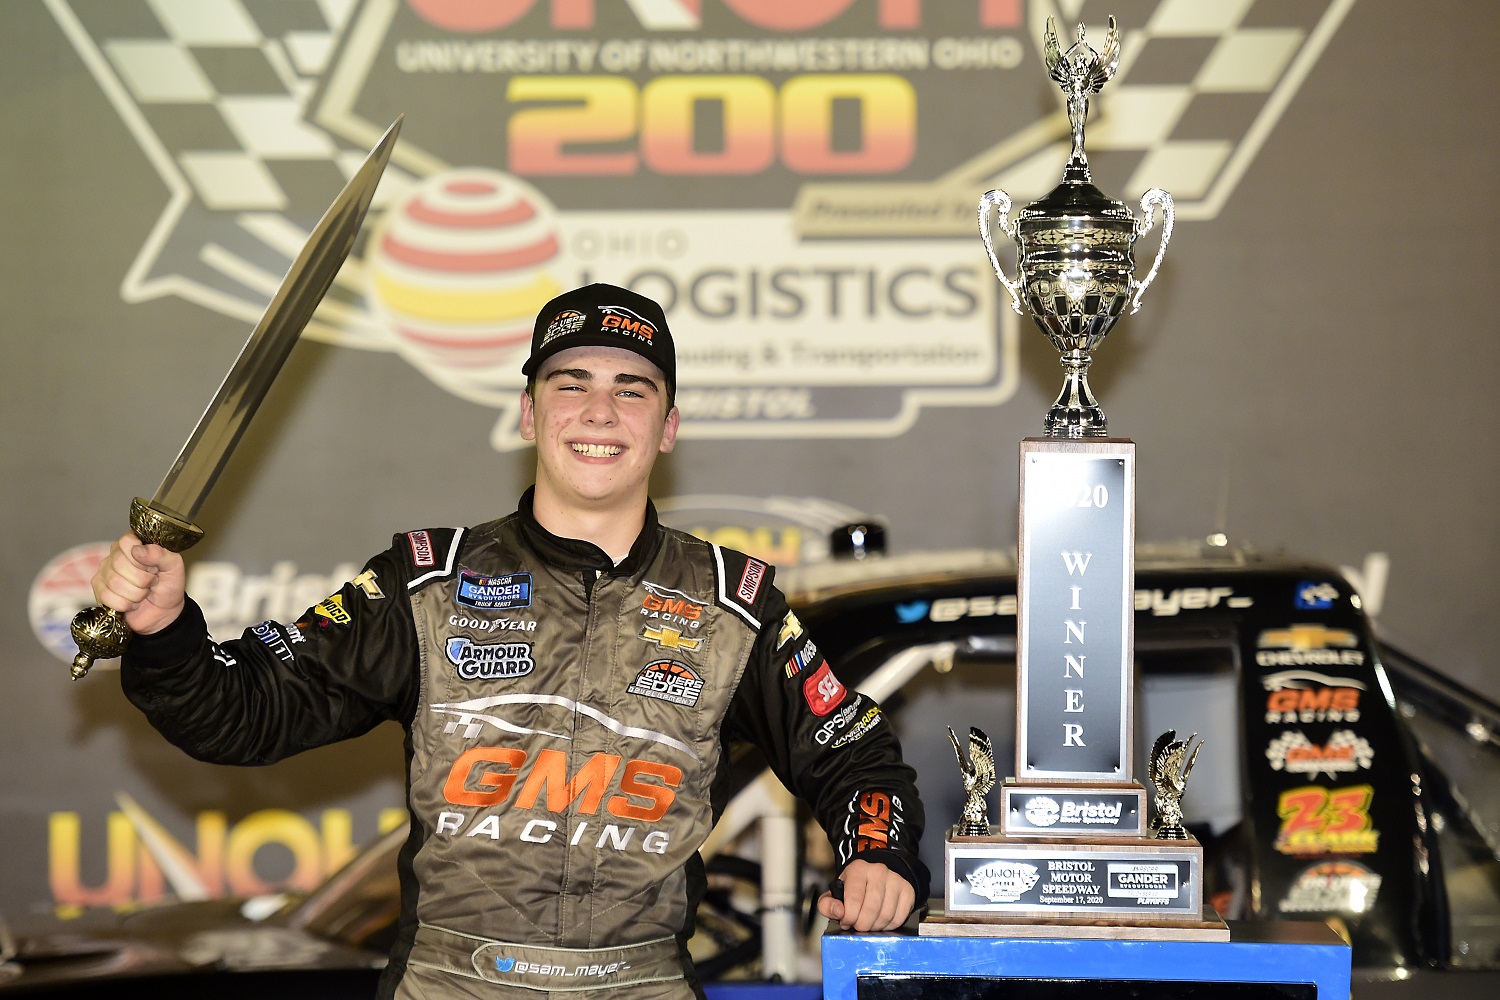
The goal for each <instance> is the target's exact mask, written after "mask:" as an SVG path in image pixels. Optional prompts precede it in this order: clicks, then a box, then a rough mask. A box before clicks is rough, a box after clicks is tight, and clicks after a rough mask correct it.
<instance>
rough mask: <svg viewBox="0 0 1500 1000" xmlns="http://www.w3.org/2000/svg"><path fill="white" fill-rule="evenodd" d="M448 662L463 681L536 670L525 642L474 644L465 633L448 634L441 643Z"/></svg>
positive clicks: (519, 675)
mask: <svg viewBox="0 0 1500 1000" xmlns="http://www.w3.org/2000/svg"><path fill="white" fill-rule="evenodd" d="M443 652H445V653H446V654H447V655H448V662H449V663H452V664H453V665H454V666H455V667H457V668H458V676H459V677H461V678H463V679H464V680H466V681H473V680H497V679H502V678H509V677H524V676H526V675H527V674H529V673H531V671H532V670H534V669H536V661H535V660H533V659H532V658H531V643H529V642H497V643H489V644H482V643H477V642H475V641H474V640H473V639H470V638H469V637H468V636H463V635H453V636H449V637H448V641H447V643H446V644H445V645H444V646H443Z"/></svg>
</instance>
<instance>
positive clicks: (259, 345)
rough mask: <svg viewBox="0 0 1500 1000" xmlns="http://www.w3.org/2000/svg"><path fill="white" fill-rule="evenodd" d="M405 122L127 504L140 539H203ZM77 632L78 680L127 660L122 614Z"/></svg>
mask: <svg viewBox="0 0 1500 1000" xmlns="http://www.w3.org/2000/svg"><path fill="white" fill-rule="evenodd" d="M401 121H402V119H401V117H397V119H396V120H395V121H394V122H392V123H391V127H390V128H388V129H386V131H385V135H383V136H381V138H380V141H379V142H378V143H376V144H375V148H374V149H372V150H370V155H369V156H367V157H365V162H364V163H363V164H362V165H361V166H360V168H359V170H358V171H357V172H355V174H354V176H353V177H351V178H350V179H349V183H348V184H345V185H344V190H342V191H340V192H339V196H338V197H337V198H335V199H334V200H333V204H332V205H330V206H329V207H328V211H327V212H324V213H323V218H322V219H321V220H319V222H318V225H317V226H316V227H315V228H314V229H313V231H312V235H311V236H309V237H308V239H307V243H306V245H304V246H303V247H302V251H301V252H300V253H299V254H297V259H296V260H294V261H292V266H291V267H290V268H289V269H288V270H287V272H286V277H285V278H282V279H281V287H280V288H278V289H276V294H275V295H274V296H273V297H272V298H271V304H270V305H268V306H266V311H265V313H264V314H262V316H261V318H260V322H259V323H256V324H255V329H254V330H253V331H251V333H250V339H249V340H247V341H245V346H244V347H243V348H242V349H241V350H240V355H239V357H238V358H236V359H235V361H234V366H233V367H231V368H230V369H229V374H228V375H225V376H224V381H223V383H222V384H221V385H220V386H219V391H218V392H217V393H215V394H214V398H213V400H212V401H211V402H210V403H209V404H208V409H206V410H204V411H203V416H201V417H199V418H198V426H196V427H194V428H193V433H192V435H191V436H189V437H188V439H187V443H186V444H184V445H183V446H182V451H181V453H179V454H178V456H177V460H176V461H175V462H173V463H172V467H171V468H170V469H168V470H167V475H166V478H164V479H163V480H162V481H161V485H160V486H158V487H157V488H156V495H155V496H153V497H152V498H151V499H150V500H145V499H142V498H141V497H136V498H135V499H134V500H132V501H131V502H130V530H131V531H133V532H135V536H136V537H137V538H139V539H140V540H141V541H143V542H146V543H147V544H154V545H160V546H162V547H163V548H166V549H170V550H171V551H173V552H181V551H183V550H184V549H187V548H189V547H191V546H192V545H194V544H195V543H197V542H198V541H199V540H200V539H201V538H202V537H203V529H202V528H200V527H198V525H196V524H194V523H193V518H195V517H197V516H198V509H199V508H200V507H202V506H203V501H204V499H205V498H206V497H207V496H208V491H209V490H211V489H213V485H214V483H215V481H217V480H218V478H219V473H220V472H222V471H223V470H224V465H225V463H227V462H228V461H229V456H230V455H231V454H232V453H233V452H234V446H235V445H237V444H239V441H240V437H241V436H242V435H243V434H244V433H245V428H246V426H247V425H248V424H249V423H250V418H251V417H253V416H255V411H256V408H257V407H259V406H260V401H261V400H262V399H264V398H265V396H266V390H267V389H269V388H270V387H271V383H272V382H273V381H274V380H275V378H276V373H277V372H279V371H280V370H281V365H282V363H283V362H285V361H286V358H287V355H288V354H290V353H291V351H292V347H293V346H294V345H295V344H296V343H297V338H298V337H299V336H301V334H302V328H303V327H305V326H307V321H308V320H309V319H311V318H312V314H313V311H314V310H316V309H317V308H318V303H319V302H321V301H323V296H324V295H326V294H327V293H328V288H329V286H330V285H332V284H333V279H334V276H335V275H336V274H338V271H339V268H340V267H342V266H343V264H344V261H345V260H346V259H347V258H348V256H349V251H350V250H351V249H352V248H353V246H354V238H355V236H357V235H358V234H359V227H360V225H361V224H362V223H363V222H364V219H365V213H366V212H367V211H368V210H369V208H370V200H371V199H372V198H373V197H374V196H375V187H376V185H377V184H379V183H380V175H381V174H382V173H383V172H384V171H385V165H386V162H387V161H388V160H389V159H390V158H391V150H392V149H393V148H394V147H395V145H396V136H397V135H398V134H399V133H400V131H401ZM72 633H73V641H74V642H76V643H77V644H78V655H77V656H75V657H73V666H72V674H73V679H74V680H75V681H76V680H78V679H79V678H81V677H83V676H84V675H85V674H87V673H88V672H89V667H91V666H93V664H94V661H95V660H103V659H109V658H111V657H115V656H119V655H120V654H121V653H123V652H125V648H126V646H128V645H129V644H130V637H131V634H132V633H131V631H130V628H129V626H127V625H126V624H125V616H124V615H123V614H121V613H120V612H118V611H114V610H111V609H109V608H86V609H84V610H83V611H80V612H79V613H78V614H77V615H75V616H74V618H73V624H72Z"/></svg>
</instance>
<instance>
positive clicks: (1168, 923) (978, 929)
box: [917, 904, 1229, 941]
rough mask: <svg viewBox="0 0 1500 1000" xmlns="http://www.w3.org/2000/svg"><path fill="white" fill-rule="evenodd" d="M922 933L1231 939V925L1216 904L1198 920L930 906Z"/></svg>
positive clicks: (921, 925)
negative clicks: (977, 913)
mask: <svg viewBox="0 0 1500 1000" xmlns="http://www.w3.org/2000/svg"><path fill="white" fill-rule="evenodd" d="M917 934H918V935H919V936H921V937H997V938H1002V937H1003V938H1063V939H1075V940H1094V941H1228V940H1229V925H1228V924H1226V923H1225V922H1224V919H1223V918H1222V917H1220V916H1219V914H1218V912H1217V911H1215V910H1214V908H1213V907H1212V906H1209V905H1207V904H1205V905H1204V907H1203V909H1202V910H1201V911H1200V913H1199V915H1198V919H1197V920H1152V919H1148V918H1145V917H1142V918H1140V919H1136V918H1133V917H1117V918H1114V919H1112V920H1087V919H1083V918H1078V919H1067V918H1063V919H1039V918H1021V917H1004V916H1000V917H974V916H968V915H965V916H961V917H955V916H951V915H949V914H948V913H946V912H944V911H942V910H936V911H932V910H929V911H928V914H927V916H925V917H923V918H922V922H921V923H919V924H918V925H917Z"/></svg>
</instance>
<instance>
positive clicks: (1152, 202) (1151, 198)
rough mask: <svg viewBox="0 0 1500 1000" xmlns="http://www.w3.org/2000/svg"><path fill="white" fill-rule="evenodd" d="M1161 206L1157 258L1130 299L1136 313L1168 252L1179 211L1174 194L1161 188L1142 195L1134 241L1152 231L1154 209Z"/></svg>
mask: <svg viewBox="0 0 1500 1000" xmlns="http://www.w3.org/2000/svg"><path fill="white" fill-rule="evenodd" d="M1157 207H1160V208H1161V243H1160V244H1158V245H1157V247H1156V259H1155V260H1153V261H1152V262H1151V270H1149V271H1147V272H1146V278H1145V280H1144V281H1142V282H1141V283H1140V284H1139V285H1137V286H1135V297H1134V298H1132V299H1131V300H1130V312H1131V314H1132V315H1134V314H1135V313H1136V312H1138V311H1140V308H1141V296H1142V295H1144V294H1145V292H1146V286H1147V285H1149V284H1151V282H1152V281H1153V280H1154V279H1155V278H1156V269H1157V268H1159V267H1161V259H1162V258H1163V257H1165V256H1166V254H1167V243H1168V241H1169V240H1171V239H1172V223H1173V221H1175V220H1176V218H1177V212H1176V209H1175V207H1174V206H1173V204H1172V196H1171V195H1169V194H1167V192H1165V191H1163V190H1162V189H1161V188H1152V189H1151V190H1150V191H1147V192H1146V193H1145V194H1143V195H1141V217H1140V218H1139V219H1137V220H1136V224H1135V234H1134V235H1133V236H1131V237H1130V241H1131V242H1132V243H1134V242H1135V241H1136V240H1138V239H1140V238H1141V237H1142V236H1145V235H1146V234H1147V233H1149V232H1150V231H1151V224H1152V223H1151V218H1152V209H1154V208H1157Z"/></svg>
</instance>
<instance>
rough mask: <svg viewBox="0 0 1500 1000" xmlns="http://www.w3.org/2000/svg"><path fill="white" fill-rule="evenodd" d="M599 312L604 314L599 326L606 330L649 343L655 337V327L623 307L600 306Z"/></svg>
mask: <svg viewBox="0 0 1500 1000" xmlns="http://www.w3.org/2000/svg"><path fill="white" fill-rule="evenodd" d="M599 311H600V312H602V313H604V318H603V319H601V320H600V321H599V325H600V326H602V327H604V329H606V330H619V331H620V332H621V333H623V334H627V335H629V336H632V337H634V338H635V339H636V340H643V341H645V342H646V343H648V344H649V343H651V338H652V337H655V336H656V327H655V325H653V324H652V323H651V321H650V320H646V319H642V318H641V316H640V315H639V314H637V313H634V312H631V311H630V310H629V309H626V308H625V307H624V306H600V307H599Z"/></svg>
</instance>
